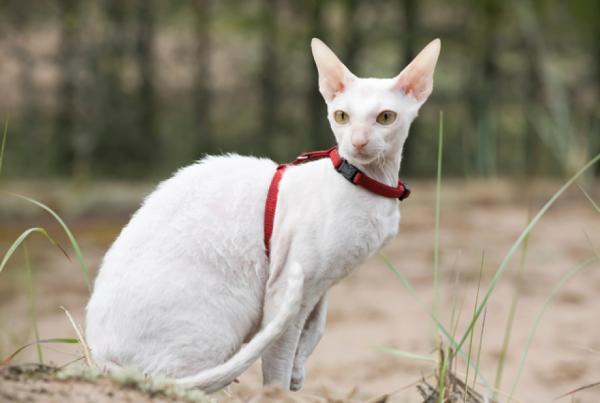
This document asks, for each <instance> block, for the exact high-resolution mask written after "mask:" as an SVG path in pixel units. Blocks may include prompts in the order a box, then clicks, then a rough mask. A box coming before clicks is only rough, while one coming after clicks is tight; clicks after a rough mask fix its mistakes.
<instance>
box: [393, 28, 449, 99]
mask: <svg viewBox="0 0 600 403" xmlns="http://www.w3.org/2000/svg"><path fill="white" fill-rule="evenodd" d="M440 48H441V41H440V40H439V39H434V40H433V41H431V42H430V43H429V45H427V46H425V48H424V49H423V50H422V51H421V52H420V53H419V54H418V55H417V56H416V57H415V58H414V59H413V61H412V62H410V64H409V65H408V66H406V67H405V68H404V70H402V72H401V73H400V74H398V75H397V76H396V78H395V79H394V80H395V83H394V89H397V90H402V91H403V92H404V93H405V94H407V95H408V94H410V95H412V96H413V97H415V99H416V100H417V101H418V102H419V103H421V104H422V103H423V102H425V101H426V100H427V98H428V97H429V95H430V94H431V91H432V90H433V72H434V71H435V65H436V64H437V60H438V56H439V55H440Z"/></svg>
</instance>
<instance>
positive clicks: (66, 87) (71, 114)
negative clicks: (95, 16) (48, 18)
mask: <svg viewBox="0 0 600 403" xmlns="http://www.w3.org/2000/svg"><path fill="white" fill-rule="evenodd" d="M59 7H60V9H59V10H60V39H59V45H58V55H57V64H58V70H59V79H58V80H59V84H58V87H57V94H56V98H57V102H56V105H57V113H56V120H55V122H54V136H53V137H54V139H53V145H52V148H53V151H54V152H53V154H54V166H55V168H56V170H57V173H59V174H62V175H73V174H75V172H74V170H75V154H76V150H75V148H76V138H75V137H76V133H75V122H76V120H77V118H76V114H77V112H76V111H77V105H76V100H75V96H76V94H75V89H76V88H75V82H76V79H77V78H76V76H77V69H76V65H75V63H76V61H75V59H76V56H77V52H78V43H79V34H80V26H81V25H80V15H79V12H80V4H79V1H77V0H60V2H59Z"/></svg>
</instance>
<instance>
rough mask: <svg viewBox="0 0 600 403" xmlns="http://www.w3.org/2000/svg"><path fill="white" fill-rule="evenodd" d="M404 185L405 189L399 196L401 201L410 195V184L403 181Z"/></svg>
mask: <svg viewBox="0 0 600 403" xmlns="http://www.w3.org/2000/svg"><path fill="white" fill-rule="evenodd" d="M402 187H403V188H404V190H403V191H402V194H401V195H400V197H398V199H399V200H400V201H403V200H404V199H406V198H407V197H408V196H410V188H409V187H408V184H407V183H405V182H402Z"/></svg>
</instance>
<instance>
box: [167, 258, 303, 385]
mask: <svg viewBox="0 0 600 403" xmlns="http://www.w3.org/2000/svg"><path fill="white" fill-rule="evenodd" d="M303 287H304V274H303V272H302V267H301V266H300V264H298V263H296V262H294V263H292V265H291V267H290V271H289V276H288V285H287V290H286V294H285V297H284V300H283V301H282V304H281V308H280V310H279V312H278V313H277V314H276V315H275V317H274V318H273V319H272V320H271V322H269V323H268V324H267V325H266V326H265V327H264V328H263V329H262V330H261V331H260V332H258V333H257V334H256V335H255V336H254V337H253V338H252V340H250V342H249V343H248V344H246V345H245V346H243V347H242V348H241V349H240V350H239V351H238V352H237V353H235V354H234V355H233V357H231V358H230V359H229V360H227V361H226V362H224V363H223V364H221V365H219V366H217V367H214V368H210V369H207V370H204V371H202V372H200V373H198V374H196V375H192V376H188V377H185V378H180V379H177V380H176V381H175V382H176V383H177V384H180V385H182V386H186V387H196V388H199V389H202V390H203V391H205V392H208V393H211V392H214V391H217V390H219V389H222V388H224V387H225V386H227V385H229V384H230V383H231V382H233V381H234V380H235V379H236V378H237V377H238V376H240V375H241V374H242V373H243V372H244V371H245V370H246V369H248V367H250V365H252V363H254V361H256V360H257V359H258V358H259V357H260V356H261V355H262V353H263V352H264V351H265V350H266V349H267V348H268V347H269V346H270V345H271V343H273V342H274V341H275V340H277V339H278V338H279V337H280V336H282V335H283V333H284V332H285V331H286V330H287V328H288V327H289V325H290V322H291V321H292V320H293V319H294V317H295V316H296V315H297V314H298V311H299V310H300V305H301V301H302V291H303Z"/></svg>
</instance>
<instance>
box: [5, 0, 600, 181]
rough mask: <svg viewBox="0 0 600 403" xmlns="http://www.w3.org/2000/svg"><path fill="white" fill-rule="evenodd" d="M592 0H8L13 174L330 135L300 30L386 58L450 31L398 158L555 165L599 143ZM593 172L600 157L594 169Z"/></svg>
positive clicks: (328, 139) (159, 171) (175, 160)
mask: <svg viewBox="0 0 600 403" xmlns="http://www.w3.org/2000/svg"><path fill="white" fill-rule="evenodd" d="M598 21H600V3H599V2H597V1H594V0H572V1H568V2H565V1H559V0H526V1H522V0H518V1H517V0H512V1H505V0H461V1H452V2H446V1H434V0H378V1H365V0H304V1H292V0H249V1H239V0H237V1H236V0H226V1H215V0H195V1H182V0H173V1H168V2H167V1H156V0H106V1H77V0H54V1H44V2H39V1H35V0H2V1H1V2H0V54H2V58H0V88H2V97H1V98H0V111H1V116H0V118H1V119H2V120H4V119H9V140H8V149H9V152H8V153H7V156H6V160H5V170H4V173H3V174H4V175H5V176H8V177H13V178H14V177H35V178H40V177H47V176H51V177H62V178H76V179H80V180H86V179H90V178H98V177H106V178H111V177H113V178H115V177H116V178H139V177H150V178H153V177H164V176H165V175H168V174H169V173H171V172H172V171H174V170H175V169H176V168H177V167H180V166H182V165H186V164H189V163H190V162H192V161H194V160H196V159H198V158H199V157H201V156H202V155H203V154H204V153H218V152H231V151H236V152H240V153H252V154H256V155H262V156H269V157H271V158H274V159H276V160H280V161H283V160H287V159H290V158H292V157H294V156H295V155H297V154H298V153H299V152H301V151H305V150H308V149H318V148H321V147H326V146H328V145H331V144H332V142H333V137H332V135H331V134H330V132H329V128H328V126H327V121H326V119H325V113H326V110H325V104H324V102H323V100H322V99H321V97H320V95H319V93H318V92H317V83H316V69H315V67H314V64H313V61H312V58H311V55H310V46H309V42H310V38H311V37H313V36H317V37H319V38H321V39H323V40H324V41H325V42H326V43H327V44H328V45H329V46H330V47H331V48H332V49H333V50H334V51H335V52H336V53H337V54H338V55H339V57H340V58H341V59H342V61H344V62H345V63H346V64H347V66H348V67H349V68H350V69H351V70H352V71H353V72H355V73H356V74H358V75H361V76H375V77H391V76H394V75H396V74H397V73H398V72H399V71H401V70H402V68H403V67H404V66H405V65H406V64H407V63H408V62H409V61H410V60H411V59H412V57H414V56H415V54H416V53H418V51H419V50H420V49H421V48H422V47H423V46H425V45H426V44H427V43H428V42H429V41H430V40H431V39H433V38H435V37H439V38H441V39H442V44H443V45H442V55H441V58H440V63H439V65H438V70H437V72H436V82H435V88H434V92H433V95H432V97H431V98H430V100H429V102H428V104H427V105H426V106H425V107H424V108H423V110H422V113H421V117H420V118H419V119H418V120H417V121H416V122H415V124H414V128H413V130H412V135H411V137H410V139H409V144H408V146H407V151H406V158H405V161H404V164H403V175H404V176H411V177H413V176H424V177H427V176H431V175H432V174H433V173H434V171H435V158H431V156H432V155H433V153H434V152H435V149H436V143H437V135H436V132H437V125H438V113H439V111H440V110H443V111H444V113H445V135H446V142H445V143H446V144H445V149H446V153H447V154H446V155H447V156H448V157H447V160H446V165H445V172H446V174H448V175H452V176H458V177H471V176H490V175H500V176H540V175H541V176H557V175H562V174H564V173H565V172H570V171H572V170H573V169H574V167H578V166H580V165H581V164H582V163H583V162H584V161H585V160H587V159H589V158H590V156H592V155H595V154H597V153H598V152H600V135H599V134H600V108H599V106H598V105H599V97H600V96H599V93H600V42H599V41H598V38H600V23H598ZM596 174H597V175H598V174H600V169H597V170H596Z"/></svg>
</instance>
